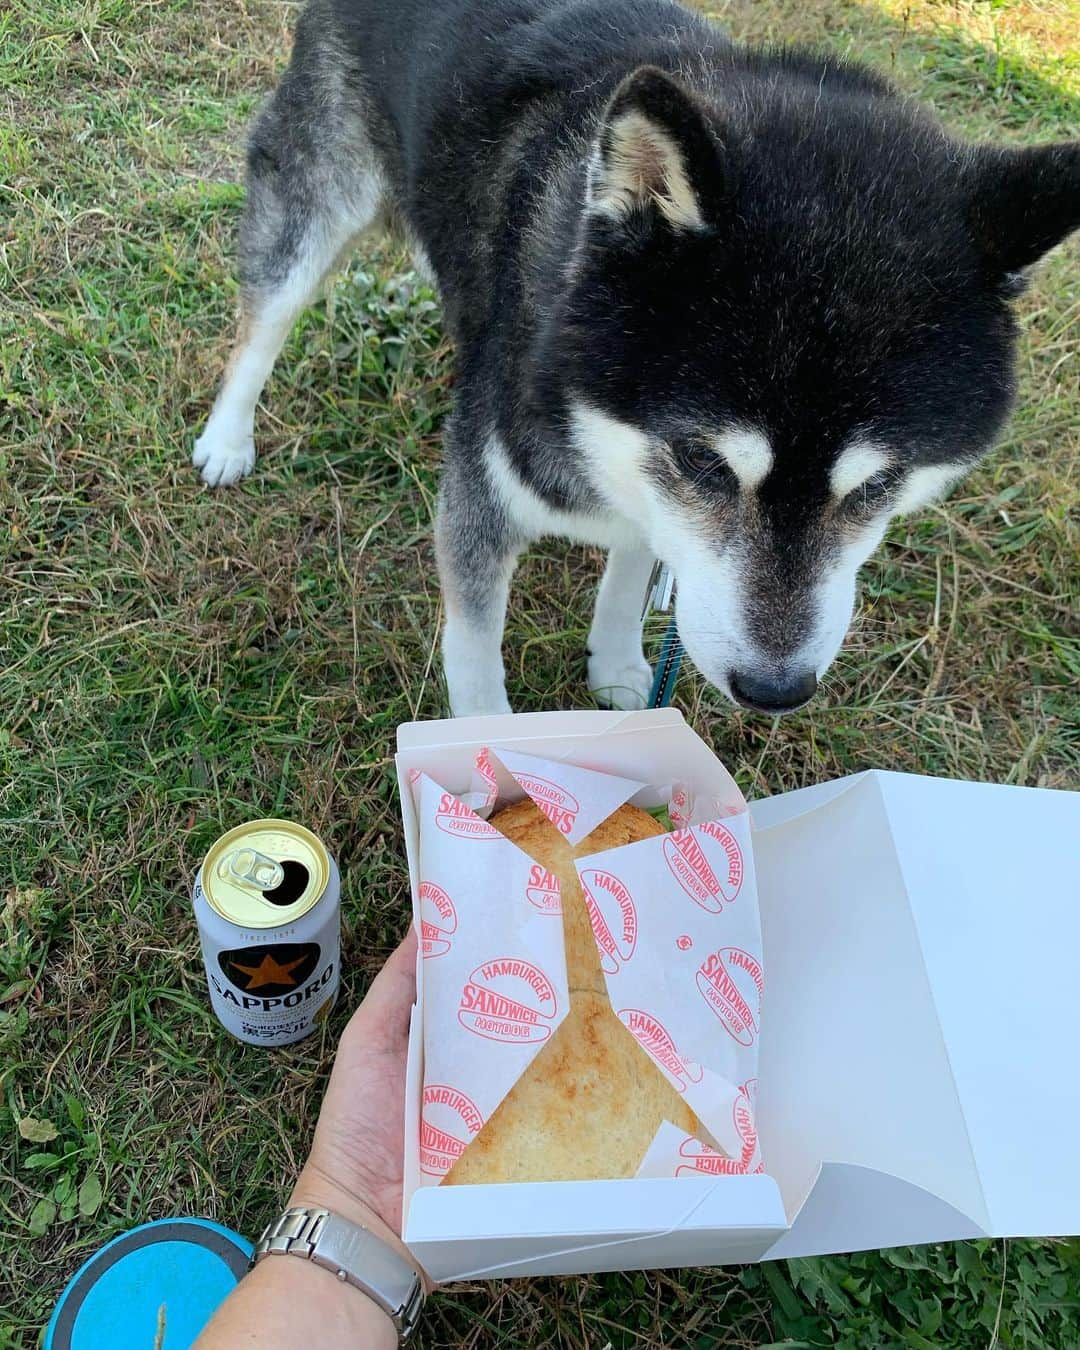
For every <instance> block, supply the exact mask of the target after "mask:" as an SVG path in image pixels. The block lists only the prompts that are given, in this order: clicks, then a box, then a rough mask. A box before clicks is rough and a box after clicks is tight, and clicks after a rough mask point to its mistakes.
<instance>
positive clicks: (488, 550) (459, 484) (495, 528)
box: [435, 435, 521, 717]
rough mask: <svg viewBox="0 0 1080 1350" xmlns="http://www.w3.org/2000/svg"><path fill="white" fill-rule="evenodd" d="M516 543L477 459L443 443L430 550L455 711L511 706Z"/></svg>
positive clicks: (463, 714) (477, 711) (466, 714)
mask: <svg viewBox="0 0 1080 1350" xmlns="http://www.w3.org/2000/svg"><path fill="white" fill-rule="evenodd" d="M449 439H450V438H449V435H448V441H449ZM520 550H521V544H520V542H518V541H516V540H515V539H514V538H513V537H512V534H511V532H510V531H509V529H508V528H507V523H506V520H505V516H504V514H503V512H502V510H501V508H500V507H499V505H498V503H497V502H495V500H494V499H493V498H492V496H491V494H490V492H489V490H488V488H487V484H486V481H485V480H484V477H483V472H482V469H481V468H480V466H479V465H478V464H477V463H476V462H475V461H473V462H472V463H467V462H466V463H462V462H461V461H458V460H455V457H454V454H453V449H452V446H451V445H450V444H449V443H448V445H447V462H446V468H445V470H444V472H443V482H442V488H441V491H440V494H439V510H438V515H437V517H436V520H435V554H436V558H437V560H438V564H439V580H440V581H441V583H442V593H443V604H444V605H445V607H446V623H445V626H444V628H443V640H442V651H443V669H444V670H445V672H446V684H447V688H448V690H449V694H450V711H451V713H452V714H453V715H454V716H455V717H472V716H477V715H480V714H490V713H506V712H510V711H511V708H510V703H509V701H508V699H507V697H506V685H505V678H504V674H503V660H502V638H503V627H504V625H505V622H506V602H507V599H508V598H509V594H510V578H511V576H512V575H513V572H514V566H515V564H516V563H517V558H518V554H519V552H520Z"/></svg>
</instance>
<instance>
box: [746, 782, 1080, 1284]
mask: <svg viewBox="0 0 1080 1350" xmlns="http://www.w3.org/2000/svg"><path fill="white" fill-rule="evenodd" d="M751 817H752V820H753V822H754V827H755V832H754V857H755V862H756V866H757V873H758V893H759V900H760V905H761V921H762V933H763V939H764V949H765V969H766V978H767V989H768V996H767V1000H766V1004H765V1007H764V1010H763V1025H762V1036H761V1057H760V1092H759V1100H758V1124H759V1129H760V1132H761V1140H762V1151H763V1155H764V1157H765V1158H766V1160H767V1165H768V1168H769V1172H770V1174H771V1175H773V1176H774V1177H776V1179H777V1181H778V1182H779V1185H780V1188H781V1192H782V1194H783V1196H784V1202H785V1207H786V1208H787V1211H788V1215H789V1217H790V1218H791V1219H792V1220H793V1226H792V1229H791V1231H790V1232H789V1233H788V1234H786V1235H785V1236H784V1237H783V1238H781V1239H780V1241H779V1242H778V1243H777V1244H776V1245H775V1246H774V1247H773V1248H772V1249H771V1250H770V1252H769V1253H768V1255H769V1256H770V1257H774V1256H805V1255H813V1254H819V1253H824V1252H836V1251H852V1250H860V1249H864V1248H873V1247H881V1246H891V1245H896V1244H899V1243H917V1242H931V1241H941V1240H946V1239H950V1238H957V1237H968V1236H979V1235H993V1236H1035V1235H1050V1234H1053V1235H1059V1234H1066V1233H1075V1232H1077V1231H1078V1230H1080V1166H1078V1165H1077V1158H1076V1137H1077V1121H1078V1120H1080V1056H1078V1054H1077V1050H1076V1023H1077V1016H1078V1013H1080V995H1078V993H1077V954H1078V952H1080V905H1078V904H1077V899H1078V894H1080V886H1078V877H1080V848H1078V839H1080V795H1078V794H1075V793H1068V792H1059V791H1051V790H1042V789H1031V788H1017V787H995V786H991V785H989V784H982V783H967V782H959V781H953V780H949V779H937V778H922V777H918V776H915V775H911V774H897V773H882V772H877V771H873V772H869V773H864V774H859V775H855V776H853V777H850V778H846V779H841V780H839V781H838V782H833V783H826V784H821V785H820V786H816V787H810V788H804V789H801V790H800V791H797V792H792V793H787V794H784V795H782V796H779V797H775V798H770V799H766V800H764V801H760V802H756V803H754V804H753V805H752V807H751ZM807 1197H809V1198H807Z"/></svg>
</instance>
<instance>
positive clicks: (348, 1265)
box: [249, 1208, 424, 1345]
mask: <svg viewBox="0 0 1080 1350" xmlns="http://www.w3.org/2000/svg"><path fill="white" fill-rule="evenodd" d="M278 1253H280V1254H282V1255H285V1256H302V1257H304V1258H306V1259H307V1260H308V1261H314V1262H315V1264H316V1265H317V1266H323V1267H324V1268H325V1269H326V1270H329V1271H331V1272H332V1273H333V1274H334V1275H336V1276H337V1278H338V1279H339V1280H341V1282H342V1283H343V1284H353V1285H355V1286H356V1287H357V1289H361V1290H363V1292H364V1293H365V1294H367V1296H368V1298H370V1299H371V1301H372V1302H373V1303H375V1304H377V1305H378V1306H379V1307H380V1308H382V1310H383V1312H385V1313H386V1314H387V1315H388V1316H389V1317H390V1318H391V1319H392V1320H393V1323H394V1325H395V1326H396V1327H397V1329H398V1336H399V1337H400V1340H401V1344H402V1345H404V1344H405V1342H406V1341H407V1340H408V1339H409V1337H410V1336H411V1335H412V1334H413V1332H414V1331H415V1329H416V1324H417V1322H418V1321H419V1320H420V1310H421V1309H422V1308H423V1306H424V1285H423V1281H422V1280H421V1279H420V1275H419V1273H418V1272H417V1271H416V1270H414V1269H413V1267H412V1266H410V1265H409V1263H408V1261H405V1260H403V1259H402V1258H401V1257H400V1256H399V1255H398V1253H397V1252H396V1251H394V1250H393V1248H392V1247H390V1246H389V1245H388V1244H387V1243H385V1242H384V1241H383V1240H382V1238H380V1237H376V1236H375V1234H374V1233H372V1232H371V1231H370V1230H369V1229H367V1228H362V1227H361V1226H360V1225H359V1224H358V1223H351V1222H350V1221H349V1220H348V1219H343V1218H342V1217H341V1215H340V1214H334V1213H332V1212H331V1211H330V1210H328V1209H304V1208H300V1209H287V1210H286V1211H285V1212H284V1214H280V1215H279V1216H278V1217H277V1218H276V1219H274V1220H273V1221H272V1222H271V1223H268V1224H267V1225H266V1227H265V1228H264V1229H263V1231H262V1236H261V1237H260V1238H259V1240H258V1242H256V1244H255V1250H254V1251H253V1252H252V1254H251V1266H249V1269H251V1268H252V1267H254V1266H256V1265H258V1263H259V1262H260V1261H261V1260H262V1259H263V1258H264V1257H266V1256H271V1255H276V1254H278Z"/></svg>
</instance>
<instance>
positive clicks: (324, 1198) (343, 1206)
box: [286, 1162, 433, 1294]
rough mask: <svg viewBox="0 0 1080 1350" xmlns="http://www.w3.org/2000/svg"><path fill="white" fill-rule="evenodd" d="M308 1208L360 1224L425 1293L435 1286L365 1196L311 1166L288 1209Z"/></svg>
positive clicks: (290, 1198)
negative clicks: (410, 1271) (409, 1269)
mask: <svg viewBox="0 0 1080 1350" xmlns="http://www.w3.org/2000/svg"><path fill="white" fill-rule="evenodd" d="M294 1206H307V1207H311V1208H315V1209H328V1210H330V1211H332V1212H333V1213H334V1214H339V1215H340V1216H341V1217H342V1218H343V1219H348V1220H349V1222H350V1223H355V1224H359V1225H360V1227H361V1228H366V1229H367V1230H368V1231H369V1232H371V1233H374V1235H375V1236H376V1237H377V1238H379V1239H380V1240H381V1241H383V1242H385V1243H386V1245H387V1246H388V1247H390V1248H391V1250H393V1251H395V1252H396V1253H397V1254H398V1255H399V1256H400V1257H401V1258H402V1260H403V1261H406V1262H408V1264H409V1265H410V1266H412V1267H413V1269H414V1270H416V1271H417V1272H418V1273H419V1275H420V1278H421V1280H422V1281H423V1285H424V1292H425V1293H428V1294H429V1293H430V1292H431V1290H432V1287H433V1286H432V1282H431V1281H430V1280H429V1279H428V1277H427V1274H426V1272H425V1271H424V1269H423V1267H422V1266H421V1265H420V1263H419V1261H417V1259H416V1257H415V1256H413V1254H412V1252H411V1251H409V1249H408V1247H406V1245H405V1243H404V1242H402V1240H401V1238H400V1237H399V1235H398V1233H397V1230H396V1229H395V1228H392V1227H391V1226H390V1224H389V1223H387V1221H386V1220H385V1219H384V1218H383V1217H382V1215H381V1214H380V1213H379V1212H378V1211H377V1210H376V1209H375V1208H374V1207H373V1206H372V1205H371V1203H370V1202H369V1201H367V1200H366V1199H364V1197H363V1196H361V1195H359V1194H357V1193H356V1192H355V1191H352V1190H350V1189H348V1187H345V1186H342V1185H340V1184H339V1183H338V1182H336V1181H334V1180H333V1178H331V1177H329V1176H327V1174H326V1173H325V1172H323V1171H322V1170H321V1169H320V1168H318V1167H317V1166H314V1165H313V1164H311V1163H310V1162H309V1163H308V1164H307V1166H305V1168H304V1170H303V1171H302V1172H301V1173H300V1176H299V1177H298V1178H297V1182H296V1185H295V1186H294V1187H293V1192H292V1195H291V1196H290V1197H289V1201H288V1205H287V1206H286V1208H293V1207H294Z"/></svg>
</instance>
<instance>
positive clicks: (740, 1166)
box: [675, 1134, 746, 1177]
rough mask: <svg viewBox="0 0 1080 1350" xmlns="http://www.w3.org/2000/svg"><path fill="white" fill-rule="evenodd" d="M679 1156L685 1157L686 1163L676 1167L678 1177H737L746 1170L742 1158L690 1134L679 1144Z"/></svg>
mask: <svg viewBox="0 0 1080 1350" xmlns="http://www.w3.org/2000/svg"><path fill="white" fill-rule="evenodd" d="M679 1157H680V1158H685V1159H686V1163H685V1165H684V1164H680V1165H679V1166H677V1167H676V1168H675V1175H676V1176H677V1177H694V1176H698V1177H700V1176H706V1177H735V1176H739V1175H741V1174H742V1173H743V1172H745V1171H746V1164H745V1163H744V1162H743V1161H742V1159H741V1158H729V1157H728V1156H727V1154H726V1153H718V1152H717V1151H716V1149H714V1148H709V1146H708V1144H703V1143H702V1142H701V1140H700V1139H695V1138H694V1137H693V1135H690V1134H688V1135H687V1136H686V1138H685V1139H684V1140H683V1141H682V1143H681V1144H680V1145H679Z"/></svg>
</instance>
